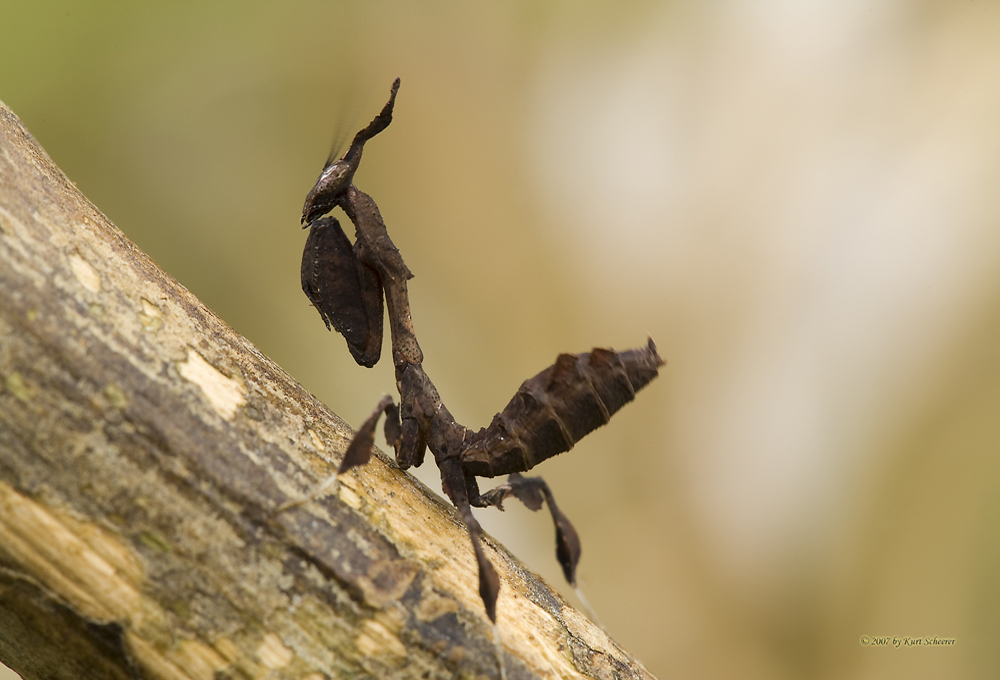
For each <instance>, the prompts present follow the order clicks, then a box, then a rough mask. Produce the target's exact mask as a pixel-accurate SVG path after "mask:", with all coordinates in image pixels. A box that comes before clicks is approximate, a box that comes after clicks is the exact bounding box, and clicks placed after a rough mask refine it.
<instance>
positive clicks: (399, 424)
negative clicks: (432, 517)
mask: <svg viewBox="0 0 1000 680" xmlns="http://www.w3.org/2000/svg"><path fill="white" fill-rule="evenodd" d="M398 89H399V79H398V78H397V79H396V81H395V82H394V83H393V85H392V94H391V96H390V97H389V101H388V103H386V105H385V106H384V107H383V109H382V111H381V112H380V113H379V114H378V115H377V116H376V117H375V118H374V119H373V120H372V122H371V123H370V124H369V125H368V126H367V127H365V128H364V129H363V130H361V131H360V132H358V133H357V135H355V137H354V140H353V142H352V143H351V146H350V148H349V149H348V150H347V152H346V153H345V154H344V155H343V156H342V157H341V158H340V159H338V160H334V159H333V158H332V157H331V158H330V159H329V160H328V161H327V163H326V165H325V166H324V168H323V172H322V173H321V174H320V177H319V179H318V180H317V181H316V184H315V186H314V187H313V188H312V190H310V192H309V194H308V196H307V197H306V201H305V205H304V206H303V208H302V223H303V224H304V225H305V226H307V227H308V228H309V236H308V238H307V240H306V244H305V249H304V252H303V255H302V272H301V273H302V289H303V291H304V292H305V294H306V295H307V296H308V298H309V300H310V301H311V302H312V303H313V305H314V306H315V307H316V309H317V310H319V313H320V316H322V318H323V320H324V321H325V322H326V325H327V328H329V327H330V326H332V327H333V328H335V329H336V330H337V331H338V332H340V333H341V334H342V335H343V336H344V337H345V338H346V340H347V346H348V348H349V349H350V351H351V354H352V356H353V357H354V359H355V360H356V361H357V362H358V363H359V364H361V365H363V366H368V367H371V366H374V365H375V363H376V362H377V361H378V359H379V355H380V354H381V348H382V315H383V308H382V301H383V298H384V300H385V304H386V306H387V307H388V313H389V327H390V332H391V335H392V360H393V364H394V365H395V371H396V386H397V388H398V391H399V401H400V405H399V406H398V407H397V406H396V405H395V404H394V403H393V400H392V398H391V397H389V396H385V397H383V398H382V400H381V401H380V402H379V404H378V406H377V407H376V408H375V411H374V412H373V413H372V414H371V416H369V417H368V419H367V420H365V422H364V423H363V424H362V425H361V427H360V428H359V429H358V431H357V434H356V435H355V437H354V439H353V441H352V442H351V444H350V445H349V446H348V449H347V452H346V453H345V455H344V459H343V461H342V463H341V465H340V468H339V470H338V474H342V473H344V472H346V471H347V470H349V469H350V468H352V467H355V466H359V465H364V464H365V463H367V462H368V460H369V459H370V458H371V455H372V446H373V443H374V437H375V429H376V426H377V424H378V420H379V418H380V417H381V416H382V414H383V413H384V414H385V415H386V422H385V438H386V440H387V441H388V442H389V443H390V444H391V445H392V446H393V448H394V449H395V452H396V462H397V464H398V465H399V467H400V468H402V469H404V470H405V469H406V468H409V467H411V466H419V465H420V464H421V463H423V460H424V455H425V452H426V450H427V449H428V448H429V449H430V450H431V453H432V454H433V455H434V462H435V463H436V464H437V466H438V468H439V469H440V471H441V484H442V487H443V489H444V492H445V493H446V494H447V495H448V497H449V498H450V499H451V501H452V503H454V504H455V507H456V508H458V511H459V512H460V513H461V516H462V519H463V521H464V522H465V525H466V526H467V527H468V529H469V535H470V537H471V539H472V547H473V550H474V551H475V554H476V560H477V562H478V566H479V594H480V596H481V597H482V599H483V604H484V605H485V608H486V614H487V615H488V616H489V618H490V620H491V621H493V622H494V623H496V603H497V596H498V593H499V590H500V581H499V578H498V576H497V573H496V570H495V569H494V568H493V565H492V564H491V563H490V561H489V560H488V559H486V556H485V554H484V553H483V548H482V544H481V541H480V537H479V536H480V533H481V528H480V526H479V522H477V521H476V518H475V517H474V516H473V515H472V507H489V506H495V507H497V508H499V509H501V510H502V509H503V501H504V500H505V499H506V498H508V497H510V496H514V497H515V498H517V499H518V500H520V501H521V502H523V503H524V504H525V505H527V506H528V507H529V508H531V509H532V510H538V509H540V508H541V507H542V504H543V502H544V503H546V504H547V505H548V508H549V512H550V513H551V515H552V519H553V522H554V523H555V528H556V556H557V558H558V560H559V563H560V565H561V566H562V569H563V573H564V574H565V576H566V580H567V581H569V583H570V584H571V585H573V586H574V587H575V586H576V566H577V563H578V562H579V560H580V539H579V537H578V536H577V533H576V530H575V529H574V528H573V525H572V524H570V522H569V520H568V519H567V518H566V516H565V515H564V514H563V513H562V512H561V511H560V510H559V508H558V506H557V505H556V503H555V500H554V499H553V497H552V492H551V491H550V490H549V487H548V485H547V484H546V483H545V482H544V481H543V480H542V479H541V478H538V477H531V478H529V477H522V476H521V475H520V473H521V472H526V471H527V470H530V469H531V468H532V467H534V466H535V465H537V464H538V463H540V462H541V461H543V460H545V459H547V458H550V457H552V456H554V455H556V454H559V453H562V452H564V451H568V450H569V449H570V448H572V446H573V445H574V444H575V443H576V442H577V441H579V439H580V438H581V437H583V436H584V435H586V434H587V433H589V432H590V431H592V430H594V429H596V428H597V427H600V426H601V425H604V424H605V423H607V422H608V420H609V419H610V417H611V416H612V415H613V414H614V413H615V412H616V411H618V409H620V408H621V407H622V406H624V405H625V404H626V403H628V402H629V401H631V400H632V399H633V398H634V397H635V393H636V392H637V391H638V390H640V389H642V388H643V387H645V386H646V385H647V384H648V383H649V382H650V381H651V380H652V379H653V378H655V377H656V376H657V372H658V369H659V367H660V366H662V365H663V361H662V360H661V359H660V356H659V355H658V354H657V352H656V346H655V345H654V344H653V341H652V339H650V340H649V341H648V343H647V344H646V346H645V347H640V348H638V349H633V350H628V351H625V352H615V351H613V350H610V349H600V348H595V349H594V350H592V351H590V352H587V353H584V354H560V355H559V357H558V358H557V359H556V362H555V364H553V365H552V366H550V367H548V368H547V369H545V370H544V371H542V372H541V373H539V374H538V375H536V376H534V377H533V378H530V379H528V380H526V381H525V382H524V383H523V384H522V385H521V387H520V389H519V390H518V391H517V393H516V394H515V395H514V397H513V399H511V401H510V403H509V404H507V407H506V408H505V409H504V410H503V411H502V412H500V413H498V414H497V415H496V416H495V417H494V418H493V422H492V423H491V424H490V425H489V427H486V428H484V429H481V430H479V431H477V432H474V431H472V430H470V429H468V428H466V427H464V426H463V425H460V424H459V423H456V422H455V420H454V418H452V416H451V414H450V413H449V412H448V409H447V408H446V407H445V405H444V403H443V402H442V401H441V397H440V396H439V395H438V391H437V389H436V388H435V387H434V383H432V382H431V379H430V378H429V377H428V376H427V374H426V373H425V372H424V369H423V368H422V366H421V364H422V362H423V353H422V352H421V350H420V345H418V344H417V339H416V335H415V334H414V331H413V324H412V321H411V319H410V304H409V298H408V294H407V285H406V282H407V280H409V279H410V278H412V277H413V274H411V273H410V270H409V269H408V268H407V266H406V264H405V263H404V262H403V258H402V256H401V255H400V253H399V250H398V249H397V248H396V246H395V245H393V242H392V240H391V239H390V238H389V234H388V232H387V231H386V227H385V223H384V222H383V220H382V216H381V214H380V213H379V210H378V206H376V204H375V201H373V200H372V198H371V197H370V196H368V195H367V194H365V193H364V192H362V191H360V190H359V189H358V188H357V187H355V186H354V184H353V178H354V173H355V172H356V171H357V169H358V165H359V164H360V162H361V154H362V151H363V149H364V145H365V143H366V142H368V140H370V139H371V138H372V137H374V136H375V135H377V134H378V133H380V132H382V131H383V130H385V129H386V127H388V125H389V123H390V122H391V121H392V110H393V106H394V103H395V100H396V93H397V91H398ZM335 207H339V208H341V209H342V210H343V211H344V213H346V214H347V216H348V218H349V219H350V220H351V222H352V223H353V224H354V227H355V229H356V239H355V242H354V243H353V244H351V242H350V240H349V239H348V238H347V236H346V235H345V234H344V232H343V230H342V229H341V227H340V223H339V222H338V221H337V220H336V219H335V218H333V217H323V215H325V214H326V213H328V212H330V211H331V210H332V209H333V208H335ZM505 474H506V475H509V476H508V478H507V482H506V483H504V484H502V485H500V486H499V487H497V488H494V489H491V490H489V491H487V492H485V493H481V492H480V491H479V485H478V482H477V480H476V477H496V476H499V475H505Z"/></svg>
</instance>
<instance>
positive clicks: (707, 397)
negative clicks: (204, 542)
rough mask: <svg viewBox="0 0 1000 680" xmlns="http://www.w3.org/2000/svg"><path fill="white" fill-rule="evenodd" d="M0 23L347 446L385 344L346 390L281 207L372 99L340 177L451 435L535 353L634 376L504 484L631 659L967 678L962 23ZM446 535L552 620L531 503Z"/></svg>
mask: <svg viewBox="0 0 1000 680" xmlns="http://www.w3.org/2000/svg"><path fill="white" fill-rule="evenodd" d="M2 17H3V19H2V25H0V99H2V100H3V101H4V102H6V103H7V105H9V106H10V107H11V108H12V109H13V110H14V111H15V113H17V114H18V115H19V116H20V118H21V119H22V120H23V121H24V122H25V124H26V125H27V126H28V128H29V129H30V130H31V132H32V133H33V134H34V135H35V136H36V138H37V139H38V140H39V142H40V143H41V144H42V145H43V146H44V147H45V149H46V150H47V151H48V153H49V154H50V155H51V156H52V158H53V159H54V160H55V162H56V163H57V164H59V166H60V167H62V169H63V170H64V171H65V172H66V173H67V174H68V175H69V177H70V178H71V179H72V180H73V181H75V182H76V183H77V185H78V186H79V187H80V189H81V190H82V191H83V192H84V193H85V194H86V195H87V196H88V197H89V198H90V199H91V200H92V201H93V202H94V203H95V204H96V205H97V206H98V208H100V209H101V210H102V211H103V212H104V213H105V214H107V215H108V217H109V218H110V219H111V220H112V221H113V222H114V223H115V224H117V225H118V227H119V228H120V229H121V230H122V231H123V232H124V233H125V234H126V235H127V236H128V237H129V238H131V239H132V240H133V241H134V242H135V243H136V244H138V246H139V247H140V248H142V249H143V250H145V251H146V252H147V253H148V254H149V255H150V256H152V258H153V259H154V260H156V262H158V263H159V264H160V265H161V266H162V267H163V268H164V269H165V270H166V271H168V272H169V273H171V274H172V275H173V276H174V277H176V278H177V279H178V280H179V281H180V282H181V283H183V284H184V285H185V286H187V287H188V288H189V289H190V290H192V291H193V292H194V293H195V294H196V295H197V296H198V297H199V298H201V299H202V300H203V301H204V302H205V303H206V304H207V305H208V306H209V307H211V308H212V309H213V310H214V311H215V312H216V313H217V314H218V315H219V316H220V317H222V318H223V319H225V320H226V321H227V322H228V323H230V324H231V325H232V326H233V327H234V328H235V329H236V330H237V331H239V332H240V333H242V334H243V335H245V336H246V337H248V338H249V339H250V340H251V341H252V342H253V343H254V344H255V345H256V346H257V347H258V348H260V349H261V350H262V351H263V352H264V353H266V354H267V355H269V356H270V357H271V358H273V359H274V360H275V361H277V362H278V363H279V364H280V365H282V366H283V367H284V368H285V369H286V370H287V371H288V372H289V373H290V374H291V375H293V376H294V377H295V378H297V379H298V380H300V381H301V382H302V383H303V384H304V385H305V386H306V387H307V388H308V389H309V390H311V391H312V392H313V393H314V394H316V395H317V396H318V397H319V398H320V399H322V400H323V401H324V402H325V403H326V404H328V405H329V406H330V407H331V408H332V409H333V410H334V411H336V412H337V413H338V414H340V415H341V416H342V417H343V418H345V419H346V420H347V421H348V422H351V423H354V424H355V425H356V424H358V423H360V421H361V420H362V419H363V418H364V417H365V416H366V415H367V414H368V413H369V412H370V409H371V408H372V407H373V406H374V404H375V402H376V401H377V400H378V398H379V396H380V395H381V394H382V393H383V392H391V391H392V390H393V379H392V370H391V366H390V365H389V362H388V361H387V360H386V359H385V357H386V356H387V355H388V350H386V351H384V352H383V364H384V365H380V366H378V367H377V368H375V369H373V370H366V369H363V368H359V367H358V366H356V365H355V364H354V363H353V361H352V360H351V358H350V356H349V354H348V352H347V350H346V346H345V344H344V341H343V340H342V339H341V338H340V337H339V336H336V335H334V334H331V333H328V332H327V331H326V329H325V328H324V326H323V324H322V322H321V320H320V318H319V316H318V314H317V313H316V312H315V310H313V309H312V308H311V307H310V305H309V304H308V302H307V300H306V298H305V297H304V296H303V295H302V293H301V291H300V290H299V275H298V268H299V258H300V254H301V248H302V244H303V242H304V238H305V234H304V233H303V232H302V231H300V229H299V224H298V221H299V215H300V211H301V206H302V201H303V199H304V197H305V195H306V192H307V191H308V190H309V188H310V187H311V186H312V184H313V182H314V180H315V178H316V176H317V175H318V173H319V171H320V169H321V168H322V165H323V162H324V160H325V158H326V156H327V153H328V150H329V147H330V144H331V141H333V140H334V138H335V137H338V136H339V137H340V138H349V136H350V135H352V134H353V132H354V131H355V130H357V129H358V128H359V127H361V126H363V125H364V124H366V123H367V121H368V120H370V118H371V117H372V116H373V115H374V114H375V113H376V112H377V111H378V110H379V108H380V107H381V106H382V104H383V103H384V102H385V100H386V97H387V95H388V91H389V85H390V83H391V81H392V79H393V78H394V77H396V76H400V77H401V78H402V81H403V84H402V88H401V90H400V94H399V98H398V101H397V106H396V113H395V119H394V122H393V124H392V126H391V127H390V128H389V129H388V130H387V131H386V132H385V133H383V134H381V135H380V136H379V137H378V138H376V139H375V140H374V141H373V142H372V143H370V144H369V145H368V147H367V148H366V151H365V160H364V163H363V165H362V168H361V170H360V172H359V173H358V175H357V177H356V183H357V184H358V186H359V187H360V188H362V189H363V190H364V191H366V192H368V193H369V194H371V195H372V196H373V197H374V198H375V200H376V201H377V202H378V204H379V206H380V208H381V210H382V213H383V215H384V217H385V219H386V222H387V224H388V226H389V230H390V234H391V235H392V237H393V239H394V241H395V242H396V244H397V245H398V246H399V248H400V250H401V251H402V253H403V255H404V256H405V258H406V261H407V264H408V265H409V267H410V269H412V270H413V272H414V273H415V274H416V278H415V279H414V280H413V281H411V284H410V293H411V296H412V303H413V318H414V322H415V326H416V329H417V332H418V337H419V338H420V342H421V345H422V347H423V349H424V353H425V355H426V362H425V367H426V368H427V370H428V373H429V374H430V375H431V376H432V377H433V378H434V380H435V381H436V383H437V385H438V387H439V389H440V391H441V394H442V396H443V398H444V399H445V401H446V402H447V404H448V406H449V408H450V409H451V411H452V413H453V414H454V415H455V416H456V418H457V419H459V420H460V421H461V422H463V423H465V424H467V425H469V426H481V425H485V424H487V423H488V422H489V420H490V418H491V416H492V414H493V413H495V412H496V411H498V410H500V409H501V408H502V407H503V406H504V405H505V404H506V402H507V400H508V399H509V398H510V397H511V395H513V393H514V391H515V390H516V389H517V386H518V385H519V384H520V382H521V381H522V380H524V379H525V378H527V377H529V376H531V375H533V374H534V373H536V372H537V371H539V370H541V369H542V368H544V367H545V366H547V365H549V364H550V363H552V361H553V360H554V359H555V356H556V355H557V354H558V353H559V352H561V351H571V352H580V351H586V350H588V349H589V348H590V347H592V346H594V345H599V346H612V347H615V348H618V349H624V348H627V347H632V346H637V345H641V344H642V343H643V342H644V341H645V338H646V335H647V334H649V335H651V336H652V337H653V338H655V340H656V341H657V344H658V346H659V348H660V353H661V354H662V355H663V357H664V358H665V359H666V360H667V361H668V362H669V363H668V365H667V366H666V367H665V369H664V370H663V372H662V373H661V377H660V378H659V380H657V381H656V382H654V383H653V384H651V385H650V386H649V387H648V388H647V390H646V391H645V392H643V393H641V394H640V396H639V398H638V399H637V400H636V402H635V403H634V404H632V405H630V406H629V407H628V408H626V409H624V410H623V411H622V412H621V413H620V414H619V415H617V416H615V419H614V420H613V421H612V423H611V424H610V426H608V427H606V428H603V429H602V430H601V431H599V432H596V433H594V434H593V435H591V436H590V437H588V438H587V439H586V440H584V441H583V442H581V443H580V445H579V446H578V447H577V448H576V449H575V450H574V451H573V452H571V453H568V454H564V455H562V456H560V457H558V458H556V459H553V460H551V461H548V462H546V463H545V465H543V466H542V467H541V468H540V469H539V470H538V473H539V474H541V475H544V477H545V478H546V479H547V480H548V481H549V483H550V485H551V486H552V488H553V490H554V492H555V494H556V497H557V498H558V500H559V503H560V506H561V507H562V508H563V509H564V510H565V512H566V513H567V514H568V516H569V517H570V518H572V520H573V522H574V523H575V525H576V527H577V529H578V531H579V533H580V535H581V537H582V540H583V546H584V555H583V560H582V563H581V567H580V573H581V578H582V580H583V582H584V584H585V585H584V587H585V590H586V592H587V594H588V597H589V599H590V601H591V603H592V604H593V605H594V607H595V609H596V610H597V612H598V613H599V615H600V617H601V619H602V621H603V623H604V625H605V626H606V627H607V629H608V631H609V632H610V633H611V635H612V636H613V637H614V638H615V639H616V640H618V641H619V642H620V643H621V644H622V645H623V646H624V647H626V648H627V649H629V650H630V651H632V652H633V653H634V654H636V655H637V656H638V657H639V658H640V659H642V660H643V661H644V663H645V664H646V665H647V666H648V668H649V669H650V671H652V672H653V673H654V674H655V675H657V676H658V677H660V678H663V679H664V680H666V679H668V678H675V677H676V678H706V679H707V678H722V677H739V678H775V679H784V678H789V679H791V678H803V677H810V678H845V677H850V678H879V679H884V678H941V677H948V678H985V677H998V676H1000V644H998V640H1000V581H998V576H1000V494H998V491H1000V464H998V460H1000V456H998V454H1000V266H998V265H1000V191H998V189H997V187H998V186H1000V125H998V121H1000V76H998V74H1000V40H998V39H997V37H998V35H1000V5H998V4H996V3H983V2H980V3H955V2H945V1H915V2H894V1H891V0H878V1H876V2H859V1H857V0H846V1H845V0H816V1H815V2H795V1H793V0H759V1H754V2H738V1H736V0H711V1H707V2H706V1H694V0H687V1H678V2H665V3H657V2H617V3H604V2H593V1H586V0H584V1H580V0H573V1H571V0H548V1H546V0H530V1H529V0H523V1H521V2H507V3H502V2H490V3H488V2H468V1H445V0H441V1H438V2H391V1H373V2H353V3H351V2H334V1H327V2H319V1H314V2H308V1H304V0H288V1H286V2H282V3H274V2H239V3H237V2H214V1H208V2H205V1H199V2H169V3H167V2H147V3H131V2H94V3H78V2H20V1H17V0H14V1H13V2H12V1H11V0H6V1H5V2H3V4H2ZM0 181H3V180H2V178H0ZM350 231H351V230H350V229H349V228H348V232H349V233H350ZM419 476H420V477H421V478H422V479H423V480H425V481H426V482H427V483H428V484H429V485H430V486H431V487H432V488H434V489H439V488H440V486H439V483H438V482H437V480H436V472H435V470H434V469H433V467H432V466H430V465H428V466H425V469H423V470H421V471H420V472H419ZM479 516H480V517H481V519H482V521H483V524H484V525H485V526H486V527H487V530H489V531H490V532H492V533H493V534H494V535H495V536H497V537H498V538H499V539H500V540H501V541H503V542H504V543H505V544H506V545H507V546H508V547H509V548H511V549H512V550H513V551H514V553H515V554H517V555H519V556H520V557H521V558H522V559H524V560H525V561H526V562H527V563H528V564H529V565H531V566H532V567H533V568H534V569H536V570H537V571H538V572H539V573H541V574H542V575H543V576H544V577H545V578H546V580H547V581H548V582H549V583H551V584H552V585H553V586H554V587H556V588H559V589H562V590H563V592H565V593H566V595H567V599H569V600H570V601H571V602H575V601H576V600H575V597H574V596H573V594H572V593H571V592H568V590H567V589H566V588H565V587H564V584H563V581H562V578H561V575H560V573H559V568H558V566H557V564H556V562H555V559H554V555H553V552H554V550H553V548H554V546H553V537H552V529H551V524H550V522H549V520H548V519H547V518H546V517H544V516H541V515H532V514H531V513H529V512H528V511H526V510H518V509H517V508H513V507H512V508H511V509H510V510H508V512H507V513H505V514H503V515H500V514H499V513H496V512H485V511H481V512H479ZM501 597H502V595H501ZM502 624H503V621H502V619H501V625H502ZM866 635H867V636H872V637H877V636H890V637H892V636H895V637H900V638H903V637H906V636H909V637H911V638H926V637H929V636H938V637H941V638H953V639H955V640H956V643H955V644H954V646H948V647H936V648H926V647H916V648H902V647H901V648H893V647H892V646H889V647H887V648H886V647H873V646H871V645H867V646H866V645H864V644H863V643H862V636H866ZM0 677H3V676H2V675H0Z"/></svg>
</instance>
